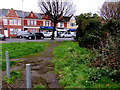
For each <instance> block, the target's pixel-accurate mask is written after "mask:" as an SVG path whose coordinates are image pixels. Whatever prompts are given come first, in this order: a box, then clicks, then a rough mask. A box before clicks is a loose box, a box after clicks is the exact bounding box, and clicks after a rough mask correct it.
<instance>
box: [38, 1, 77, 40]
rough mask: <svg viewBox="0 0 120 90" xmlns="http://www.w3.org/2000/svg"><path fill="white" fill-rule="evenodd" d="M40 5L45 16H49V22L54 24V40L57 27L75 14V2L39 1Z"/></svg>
mask: <svg viewBox="0 0 120 90" xmlns="http://www.w3.org/2000/svg"><path fill="white" fill-rule="evenodd" d="M38 5H39V7H40V9H41V11H42V12H43V13H44V14H47V15H48V17H49V20H51V21H52V22H53V24H54V26H53V32H52V37H51V39H52V40H54V33H55V31H56V25H57V23H59V22H64V19H65V18H64V17H65V16H67V17H71V16H72V15H73V14H74V12H75V7H74V5H73V2H70V1H68V0H39V1H38Z"/></svg>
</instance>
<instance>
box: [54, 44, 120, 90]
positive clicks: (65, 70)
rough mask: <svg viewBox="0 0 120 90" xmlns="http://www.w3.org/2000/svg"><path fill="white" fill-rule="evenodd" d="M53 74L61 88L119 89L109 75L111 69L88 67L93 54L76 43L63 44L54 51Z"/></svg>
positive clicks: (119, 84)
mask: <svg viewBox="0 0 120 90" xmlns="http://www.w3.org/2000/svg"><path fill="white" fill-rule="evenodd" d="M54 55H55V58H54V60H53V61H52V62H53V63H54V64H55V72H56V73H57V74H58V75H59V84H60V86H61V87H62V88H120V83H119V82H114V81H113V80H112V79H111V78H110V77H109V75H110V74H111V73H115V72H114V71H112V70H111V69H106V68H95V67H91V66H90V62H91V61H92V59H93V58H94V56H95V55H94V53H93V52H91V51H89V50H87V49H85V48H80V47H79V46H78V43H76V42H63V43H61V45H59V46H58V47H56V48H55V50H54Z"/></svg>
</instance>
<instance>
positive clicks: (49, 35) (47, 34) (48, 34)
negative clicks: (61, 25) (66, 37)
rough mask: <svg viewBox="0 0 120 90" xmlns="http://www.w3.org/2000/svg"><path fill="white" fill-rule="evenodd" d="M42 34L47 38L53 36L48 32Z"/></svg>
mask: <svg viewBox="0 0 120 90" xmlns="http://www.w3.org/2000/svg"><path fill="white" fill-rule="evenodd" d="M42 33H43V35H44V36H45V37H46V38H50V37H51V36H52V34H51V33H48V32H42Z"/></svg>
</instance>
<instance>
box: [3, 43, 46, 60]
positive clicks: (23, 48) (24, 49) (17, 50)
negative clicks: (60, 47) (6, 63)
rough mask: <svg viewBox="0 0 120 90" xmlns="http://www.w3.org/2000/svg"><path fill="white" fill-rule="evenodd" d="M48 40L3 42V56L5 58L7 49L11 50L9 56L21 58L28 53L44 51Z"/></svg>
mask: <svg viewBox="0 0 120 90" xmlns="http://www.w3.org/2000/svg"><path fill="white" fill-rule="evenodd" d="M47 45H48V42H22V43H3V44H2V58H3V59H4V58H5V51H9V57H10V59H12V58H21V57H24V56H26V55H30V54H36V53H40V52H43V51H44V50H45V48H46V46H47Z"/></svg>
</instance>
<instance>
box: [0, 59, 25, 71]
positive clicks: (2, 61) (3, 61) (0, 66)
mask: <svg viewBox="0 0 120 90" xmlns="http://www.w3.org/2000/svg"><path fill="white" fill-rule="evenodd" d="M21 61H23V60H17V61H10V67H12V66H14V65H15V64H16V63H17V62H21ZM0 62H1V63H0V69H2V71H4V70H6V61H5V60H3V59H1V60H0Z"/></svg>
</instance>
